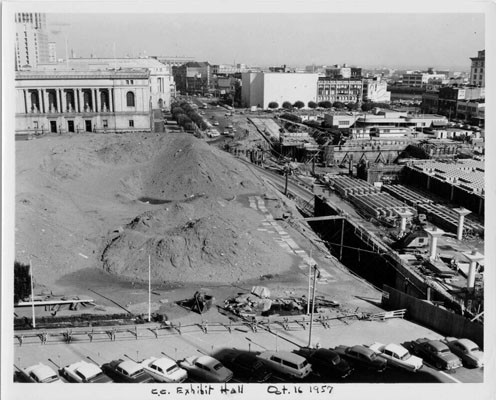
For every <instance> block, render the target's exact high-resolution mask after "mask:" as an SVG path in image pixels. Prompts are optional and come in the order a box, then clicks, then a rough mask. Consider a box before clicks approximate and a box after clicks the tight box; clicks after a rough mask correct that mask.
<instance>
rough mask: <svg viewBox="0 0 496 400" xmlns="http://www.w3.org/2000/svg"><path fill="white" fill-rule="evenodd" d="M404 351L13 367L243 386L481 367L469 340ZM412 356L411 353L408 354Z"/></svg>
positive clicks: (35, 372) (339, 350) (65, 376)
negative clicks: (358, 372) (365, 372)
mask: <svg viewBox="0 0 496 400" xmlns="http://www.w3.org/2000/svg"><path fill="white" fill-rule="evenodd" d="M407 347H409V349H407V348H406V347H404V346H402V345H399V344H394V343H390V344H387V345H384V344H382V343H377V342H376V343H373V344H371V345H355V346H336V347H335V348H332V349H331V348H329V349H325V348H309V347H300V348H299V349H298V350H294V351H293V352H289V351H271V350H266V351H263V352H260V353H255V352H242V351H239V350H235V349H233V350H232V351H227V352H225V354H223V355H221V356H218V357H217V358H214V357H211V356H209V355H204V354H202V355H199V356H191V357H187V358H185V359H183V360H180V361H178V362H176V361H175V360H173V359H172V358H170V357H168V356H166V355H165V354H164V357H150V358H147V359H145V360H143V361H141V362H136V361H134V360H132V359H130V358H129V359H125V360H124V359H118V360H114V361H111V362H109V363H105V364H103V365H101V366H100V365H98V364H97V363H96V362H94V361H93V360H92V362H88V361H79V362H76V363H73V364H70V365H67V366H65V367H63V368H59V373H58V374H57V372H55V371H54V370H53V369H52V368H50V367H49V366H47V365H45V364H41V363H40V364H37V365H33V366H30V367H28V368H25V369H20V368H18V371H17V373H16V381H20V382H37V383H57V382H76V383H106V382H119V383H151V382H165V383H181V382H184V381H185V380H186V379H189V380H192V381H196V382H205V383H222V382H229V381H230V380H231V379H233V378H234V379H235V380H237V381H240V382H247V383H263V382H269V381H271V380H272V378H277V379H282V380H284V379H286V378H291V379H292V380H295V379H296V380H301V379H304V378H306V377H307V376H308V375H310V373H313V374H314V375H317V376H319V377H321V378H323V380H325V379H326V378H336V377H339V378H346V377H347V376H348V375H350V374H351V373H352V372H353V370H354V369H363V368H366V369H371V370H374V371H377V372H382V371H384V370H385V369H386V367H397V368H402V369H404V370H407V371H412V372H415V371H418V370H419V369H421V368H422V367H423V365H424V361H425V362H428V363H429V364H431V365H432V366H434V367H436V368H438V369H442V370H452V369H456V368H459V367H461V366H462V365H463V364H465V365H466V366H468V367H474V368H479V367H482V366H483V365H484V363H483V352H482V351H481V350H480V349H479V347H478V346H477V345H476V344H475V343H473V342H472V341H470V340H468V339H456V338H451V337H447V338H445V339H443V340H431V339H427V338H421V339H417V340H415V341H412V342H410V343H409V344H408V345H407ZM412 353H413V354H412Z"/></svg>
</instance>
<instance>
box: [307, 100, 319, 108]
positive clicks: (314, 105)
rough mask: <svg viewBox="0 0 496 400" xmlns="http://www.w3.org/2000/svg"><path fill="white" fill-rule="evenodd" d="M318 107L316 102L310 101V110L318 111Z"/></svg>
mask: <svg viewBox="0 0 496 400" xmlns="http://www.w3.org/2000/svg"><path fill="white" fill-rule="evenodd" d="M317 107H318V105H317V103H316V102H315V101H309V102H308V108H313V109H316V108H317Z"/></svg>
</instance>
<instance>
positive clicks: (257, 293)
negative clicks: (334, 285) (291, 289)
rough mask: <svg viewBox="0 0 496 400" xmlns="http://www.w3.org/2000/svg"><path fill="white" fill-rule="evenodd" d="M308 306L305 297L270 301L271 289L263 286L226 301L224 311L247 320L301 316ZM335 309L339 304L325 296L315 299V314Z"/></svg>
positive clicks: (278, 298)
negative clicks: (278, 316) (274, 316)
mask: <svg viewBox="0 0 496 400" xmlns="http://www.w3.org/2000/svg"><path fill="white" fill-rule="evenodd" d="M307 305H308V303H307V299H306V297H305V296H302V297H294V296H291V297H277V298H274V299H270V291H269V289H267V288H265V287H263V286H254V287H253V288H252V290H251V292H250V293H242V294H239V295H238V296H236V297H232V298H229V299H226V300H225V301H224V309H226V310H228V311H230V312H232V313H233V314H235V315H237V316H239V317H242V318H245V319H251V318H255V317H258V316H262V317H267V316H269V315H301V314H305V313H306V310H307ZM334 307H339V303H337V302H336V301H333V300H328V299H326V298H325V297H324V296H317V297H316V298H315V309H314V311H315V312H324V311H325V309H328V308H334Z"/></svg>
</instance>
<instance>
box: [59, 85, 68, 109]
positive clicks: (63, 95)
mask: <svg viewBox="0 0 496 400" xmlns="http://www.w3.org/2000/svg"><path fill="white" fill-rule="evenodd" d="M66 95H67V93H65V91H64V89H60V98H61V102H60V109H61V112H66V110H67V99H66Z"/></svg>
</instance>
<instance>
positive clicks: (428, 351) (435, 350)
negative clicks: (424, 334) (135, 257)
mask: <svg viewBox="0 0 496 400" xmlns="http://www.w3.org/2000/svg"><path fill="white" fill-rule="evenodd" d="M411 350H412V352H413V354H416V355H417V356H419V357H422V358H423V359H424V360H428V361H429V362H431V363H432V364H434V365H435V366H436V368H438V369H446V370H452V369H456V368H459V367H461V366H462V360H460V359H459V358H458V357H457V356H455V355H454V354H453V353H452V352H451V351H450V349H449V347H448V346H446V345H445V344H444V343H442V342H441V341H439V340H430V339H427V338H422V339H417V340H415V341H414V342H412V343H411Z"/></svg>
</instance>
